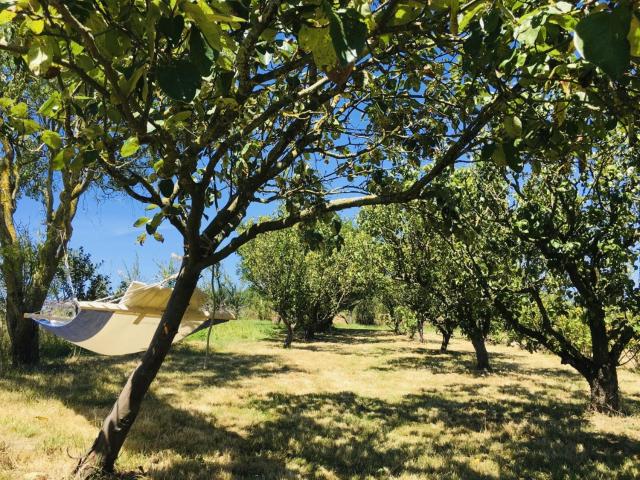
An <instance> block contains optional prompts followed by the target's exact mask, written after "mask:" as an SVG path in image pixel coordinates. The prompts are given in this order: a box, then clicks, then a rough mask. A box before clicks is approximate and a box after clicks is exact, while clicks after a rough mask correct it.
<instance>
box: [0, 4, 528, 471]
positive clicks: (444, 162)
mask: <svg viewBox="0 0 640 480" xmlns="http://www.w3.org/2000/svg"><path fill="white" fill-rule="evenodd" d="M484 8H488V5H484ZM519 8H521V9H525V8H530V7H529V6H521V7H519ZM6 12H8V13H4V11H3V21H7V19H8V20H10V21H12V24H14V25H16V26H17V27H18V29H17V30H16V31H18V32H19V34H17V35H15V36H14V37H12V38H9V39H8V40H7V41H0V49H3V50H6V51H9V52H11V53H13V54H15V55H19V56H21V57H24V58H25V59H26V60H28V63H29V66H30V68H31V70H32V71H33V73H34V74H36V75H43V76H48V75H51V74H54V73H57V72H60V73H61V80H62V85H61V87H60V88H61V90H62V91H63V92H64V93H65V95H64V96H63V100H64V102H65V108H66V107H68V108H69V109H72V110H73V111H75V112H76V114H77V115H78V116H79V117H80V120H79V121H78V124H77V129H78V130H79V131H82V132H83V135H82V136H78V137H76V138H74V146H73V147H68V148H74V149H75V151H79V152H97V154H96V155H93V154H90V155H84V158H85V159H87V162H89V163H92V164H95V165H98V166H99V167H100V168H101V169H102V170H103V171H104V172H106V173H108V174H109V176H110V177H111V178H112V179H114V180H115V181H116V182H118V183H119V184H120V185H121V187H122V188H123V189H124V190H125V191H126V192H127V193H128V194H129V195H131V196H132V197H133V198H135V199H137V200H139V201H141V202H143V203H145V204H148V205H149V206H150V207H152V208H155V209H156V211H157V213H156V214H155V215H154V216H153V217H143V218H141V219H140V220H139V221H138V222H136V223H137V225H139V226H140V227H144V228H145V229H146V233H147V234H149V235H153V236H155V237H156V238H159V235H158V232H157V228H158V226H159V225H160V223H162V222H163V221H168V222H170V223H171V224H172V225H173V226H174V227H175V228H176V229H177V230H178V231H179V232H180V233H181V235H182V236H183V238H184V250H185V252H184V253H185V255H184V260H183V262H182V265H181V270H180V275H179V276H178V278H177V279H176V284H175V288H174V291H173V295H172V297H171V299H170V301H169V303H168V305H167V308H166V310H165V314H164V315H163V319H162V321H161V322H160V325H159V327H158V330H157V333H156V335H155V336H154V338H153V340H152V343H151V345H150V348H149V350H148V351H147V352H146V353H145V355H144V356H143V357H142V359H141V362H140V364H139V365H138V367H136V369H135V371H134V372H133V373H132V375H131V377H129V380H128V381H127V383H126V385H125V387H124V389H123V391H122V393H121V395H120V396H119V398H118V400H117V401H116V404H115V405H114V408H113V409H112V411H111V413H110V414H109V416H108V417H107V418H106V419H105V422H104V425H103V428H102V429H101V431H100V433H99V434H98V437H97V438H96V440H95V442H94V444H93V446H92V448H91V450H90V451H89V452H88V454H87V455H86V456H85V458H83V460H82V461H81V462H80V466H79V469H84V468H85V467H86V466H89V467H91V468H93V467H97V468H98V469H101V470H107V471H110V470H112V469H113V465H114V462H115V460H116V458H117V456H118V453H119V451H120V448H121V447H122V444H123V442H124V440H125V438H126V436H127V434H128V432H129V429H130V428H131V426H132V425H133V423H134V421H135V418H136V416H137V413H138V411H139V408H140V404H141V401H142V399H143V397H144V395H145V393H146V392H147V390H148V388H149V386H150V384H151V382H152V381H153V379H154V378H155V376H156V374H157V372H158V369H159V368H160V366H161V364H162V362H163V360H164V358H165V356H166V354H167V352H168V350H169V348H170V345H171V342H172V339H173V336H174V335H175V332H176V331H177V327H178V326H179V324H180V321H181V318H182V315H183V314H184V311H185V309H186V308H187V306H188V303H189V298H190V296H191V294H192V293H193V290H194V288H195V286H196V284H197V282H198V277H199V275H200V273H201V272H202V271H203V269H205V268H207V267H209V266H211V265H214V264H217V263H219V262H220V261H221V260H223V259H224V258H226V257H227V256H228V255H230V254H232V253H233V252H235V251H236V250H237V249H238V248H239V247H240V246H242V245H243V244H245V243H247V242H248V241H249V240H251V239H253V238H255V237H256V236H257V235H259V234H263V233H266V232H268V231H273V230H279V229H283V228H288V227H290V226H292V225H294V224H295V223H298V222H301V221H305V220H309V219H313V218H315V217H318V216H319V215H321V214H324V213H327V212H334V211H338V210H342V209H346V208H350V207H359V206H363V205H371V204H380V203H392V202H403V201H407V200H410V199H412V198H417V197H420V196H421V195H422V194H423V192H424V190H425V188H426V187H427V186H428V185H429V184H430V182H431V181H432V180H433V179H434V178H436V177H437V176H438V175H440V174H441V173H442V172H443V171H444V170H445V169H446V168H447V167H449V166H452V165H453V164H454V163H455V162H456V160H458V159H459V158H460V156H461V155H463V154H466V153H467V151H468V149H469V148H470V147H471V146H473V145H475V144H476V143H477V142H478V141H479V139H480V138H481V137H482V135H481V133H482V132H483V130H484V128H485V126H486V125H487V123H488V122H489V121H490V120H491V119H492V118H493V117H494V116H495V115H496V114H497V111H498V110H499V109H500V108H502V106H503V104H504V102H505V100H506V99H507V98H510V97H512V96H513V95H514V94H515V93H516V92H517V89H509V88H505V85H507V86H508V85H509V82H511V74H509V77H510V78H505V77H500V78H497V77H496V75H495V73H494V72H495V69H496V67H498V66H499V65H500V64H501V63H503V62H504V61H505V60H506V59H508V58H509V57H510V55H511V52H510V48H511V47H512V46H513V39H512V38H511V37H509V38H503V37H502V36H496V38H497V40H496V38H493V37H492V38H491V42H493V43H495V42H496V41H499V42H501V43H500V45H499V47H500V48H496V46H495V45H493V44H490V43H489V42H487V43H486V46H485V44H483V42H482V39H480V42H477V41H475V40H476V39H477V37H478V36H477V35H476V36H475V37H474V41H473V42H470V43H467V42H466V40H463V39H462V38H459V37H458V34H459V33H460V32H461V31H462V32H464V31H465V28H464V27H466V26H468V24H469V22H470V21H471V20H473V19H474V17H475V16H476V15H479V12H480V10H479V9H477V8H472V6H471V5H467V6H465V7H464V8H462V9H460V8H459V5H458V2H454V1H446V2H440V3H436V4H434V5H432V6H430V7H429V6H427V4H426V3H423V2H418V3H416V2H404V1H399V0H388V1H384V2H377V1H376V2H369V1H362V0H350V1H348V2H337V1H333V0H322V1H320V2H298V1H295V2H288V1H287V2H284V1H279V0H270V1H265V2H250V3H246V2H216V3H211V2H207V1H205V0H198V1H196V2H191V1H180V0H178V1H176V2H169V3H167V2H163V1H160V0H151V1H148V2H144V3H143V2H129V1H114V2H104V3H103V2H92V1H88V0H81V1H77V2H73V3H72V4H67V3H65V2H62V1H60V0H49V1H46V2H38V3H36V2H19V3H17V4H16V5H14V6H12V7H11V8H10V9H9V10H6ZM517 13H518V14H520V13H521V12H520V11H518V12H517ZM458 14H461V15H462V16H463V20H464V21H463V22H458ZM491 14H492V15H493V16H494V17H496V16H498V17H501V16H502V15H504V17H505V18H506V19H510V18H511V16H510V15H512V13H509V14H507V13H506V12H502V13H501V10H500V9H498V8H496V9H493V10H492V12H491ZM498 20H500V18H498ZM494 23H496V22H494ZM494 23H492V24H491V25H493V24H494ZM498 23H499V22H498ZM461 24H462V25H463V28H460V25H461ZM483 24H486V22H484V23H483ZM474 25H475V24H474ZM487 25H488V24H487ZM464 35H468V33H464ZM471 44H473V45H475V47H474V48H475V49H476V51H473V49H471V48H469V49H467V46H468V45H469V46H471ZM478 45H480V46H479V47H478ZM478 49H480V50H482V53H483V55H478V51H477V50H478ZM491 52H494V53H495V52H498V53H499V54H500V55H495V58H494V59H492V60H491V61H488V62H486V61H485V59H486V58H487V56H488V55H489V54H490V53H491ZM478 59H481V60H482V62H484V63H482V62H479V61H478ZM536 61H538V60H536V59H535V58H532V59H531V63H534V62H536ZM503 82H505V84H503ZM449 87H450V88H449ZM416 92H418V93H419V94H418V95H416ZM420 93H422V94H420ZM390 109H391V110H393V114H389V113H390V112H389V110H390ZM425 131H426V132H429V135H428V138H429V141H423V142H416V141H415V140H413V136H414V135H415V134H416V132H425ZM407 139H409V140H407ZM64 152H65V153H64V154H62V156H61V157H60V158H61V159H62V160H63V161H65V165H66V162H67V161H68V160H69V158H67V157H71V156H73V155H69V152H70V150H67V149H65V150H64ZM383 157H385V158H384V161H382V160H383ZM65 159H66V160H65ZM325 160H326V161H327V162H328V163H326V164H325V163H324V161H325ZM427 166H428V167H429V168H427ZM350 180H351V182H350ZM279 201H283V202H284V203H285V205H286V209H285V213H283V214H282V215H281V216H279V217H277V218H271V219H268V220H265V221H262V222H255V223H254V224H253V225H251V226H250V227H248V228H246V229H244V230H243V231H242V232H238V228H239V226H240V225H241V224H242V222H243V221H244V220H245V217H246V215H247V212H248V211H250V208H249V207H250V206H252V205H254V204H255V203H271V202H279Z"/></svg>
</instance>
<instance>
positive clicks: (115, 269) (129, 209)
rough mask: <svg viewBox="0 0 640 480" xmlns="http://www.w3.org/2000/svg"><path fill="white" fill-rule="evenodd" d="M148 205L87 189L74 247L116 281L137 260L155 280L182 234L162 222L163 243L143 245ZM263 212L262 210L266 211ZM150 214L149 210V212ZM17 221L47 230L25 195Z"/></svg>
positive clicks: (177, 250)
mask: <svg viewBox="0 0 640 480" xmlns="http://www.w3.org/2000/svg"><path fill="white" fill-rule="evenodd" d="M144 207H145V205H143V204H142V203H140V202H137V201H136V200H133V199H131V198H129V197H127V196H126V195H124V194H113V195H111V196H109V197H108V198H97V196H96V194H95V193H93V192H88V193H87V194H85V195H84V197H83V198H81V200H80V206H79V208H78V213H77V215H76V218H75V221H74V222H73V226H74V231H73V236H72V238H71V243H70V246H71V248H78V247H80V246H82V247H84V249H85V251H87V252H89V253H90V254H91V256H92V257H93V258H94V260H100V261H103V262H104V263H103V266H102V269H101V271H102V273H104V274H106V275H108V276H109V277H110V278H111V281H112V284H114V285H117V284H118V283H119V281H120V279H121V278H122V277H121V276H122V274H123V272H124V271H125V269H126V267H127V266H129V267H131V266H132V265H133V264H134V262H136V257H137V261H138V263H139V265H140V269H141V272H142V276H143V278H142V280H145V281H152V280H155V279H156V278H155V276H156V275H157V273H158V266H157V263H158V262H161V263H165V264H166V263H167V262H168V261H169V260H170V259H171V256H172V254H177V255H181V254H182V241H181V237H180V235H179V234H178V233H177V232H176V230H175V229H174V228H173V227H172V226H171V225H170V224H168V223H166V224H163V225H161V226H160V228H159V231H160V233H162V235H163V236H164V238H165V240H164V243H160V242H157V241H156V240H154V239H153V238H149V239H147V241H146V242H145V244H144V245H142V246H140V245H139V244H138V242H136V238H137V237H138V235H139V234H140V233H142V232H143V231H144V228H143V227H142V228H135V227H133V223H134V222H135V221H136V219H138V218H140V217H142V216H144V215H145V210H144ZM266 213H268V212H266V211H265V212H262V213H260V214H266ZM147 214H148V212H147ZM16 220H17V222H18V225H19V226H20V227H21V228H22V229H24V230H26V231H28V232H29V234H30V235H31V236H32V237H33V238H37V237H38V235H39V234H42V232H43V230H44V226H43V223H42V222H43V214H42V208H41V206H40V204H39V203H38V202H35V201H33V200H30V199H22V200H20V202H19V204H18V209H17V211H16ZM237 264H238V257H237V256H235V255H233V256H232V257H229V258H228V259H226V260H225V261H224V262H223V267H224V269H225V271H226V272H227V273H228V274H230V275H231V276H232V277H233V278H237V277H236V269H237Z"/></svg>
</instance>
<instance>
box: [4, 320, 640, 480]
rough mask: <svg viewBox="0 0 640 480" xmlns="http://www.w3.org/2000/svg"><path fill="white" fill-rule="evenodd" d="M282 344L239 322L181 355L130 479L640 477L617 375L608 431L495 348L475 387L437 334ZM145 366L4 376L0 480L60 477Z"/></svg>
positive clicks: (558, 388) (455, 349)
mask: <svg viewBox="0 0 640 480" xmlns="http://www.w3.org/2000/svg"><path fill="white" fill-rule="evenodd" d="M280 340H281V339H280V332H278V331H276V329H275V327H273V326H272V325H271V324H270V323H268V322H249V321H236V322H230V323H229V324H226V325H222V326H218V327H216V332H215V333H214V338H213V341H212V353H211V354H210V355H209V357H208V359H205V356H204V342H203V341H202V339H201V338H199V339H195V340H191V341H189V342H185V343H182V344H181V345H180V346H179V347H178V348H177V349H175V351H174V353H173V354H172V355H171V357H170V359H168V360H167V362H166V363H165V365H164V366H163V368H162V373H161V374H160V376H159V378H158V379H157V380H156V382H155V384H154V387H153V389H152V393H151V395H150V396H149V398H148V399H147V401H146V403H145V404H144V405H143V409H142V413H141V415H140V417H139V419H138V421H137V422H136V424H135V426H134V428H133V430H132V432H131V435H130V438H129V439H128V441H127V443H126V444H125V449H124V451H123V453H122V456H121V458H120V460H119V463H118V467H119V469H120V470H121V471H127V472H129V474H128V475H127V476H126V477H125V478H144V479H147V478H148V479H157V480H160V479H167V480H168V479H194V480H196V479H202V480H204V479H217V478H221V479H230V478H234V479H236V478H237V479H260V478H273V479H279V478H305V479H306V478H321V479H338V478H339V479H343V478H354V479H355V478H358V479H360V478H380V479H387V478H398V479H428V478H438V479H441V478H464V479H470V478H504V479H516V478H531V479H544V478H553V479H560V478H566V479H570V478H571V479H573V478H580V479H609V478H629V479H631V478H640V375H638V374H637V373H633V372H631V371H629V370H622V371H621V373H620V381H621V385H622V391H623V395H624V398H625V406H626V409H627V411H628V412H629V414H628V415H627V416H623V417H616V418H610V417H605V416H602V415H597V414H590V413H588V412H586V411H585V405H586V403H587V394H588V390H587V386H586V383H585V382H584V381H583V380H581V378H580V377H579V376H578V375H576V374H575V373H574V372H573V371H572V370H571V369H570V368H569V367H566V366H561V365H560V364H559V361H558V359H557V358H555V357H553V356H550V355H545V354H541V353H537V354H529V353H528V352H525V351H522V350H520V349H518V348H516V347H507V346H502V345H490V347H489V350H490V353H491V354H492V360H493V364H494V373H493V374H491V375H480V374H477V373H476V372H475V371H474V369H473V355H472V350H471V348H470V345H469V343H468V342H467V341H465V340H463V339H460V338H458V339H454V340H453V341H452V343H451V346H450V350H451V351H450V352H449V353H447V354H444V355H441V354H438V353H437V349H438V347H439V339H438V337H437V336H436V335H434V334H429V335H427V338H426V340H427V341H426V343H424V344H419V343H418V342H417V341H415V340H409V339H407V338H405V337H402V336H395V335H393V334H392V333H390V332H388V331H381V330H374V329H354V328H353V327H349V326H340V328H339V329H338V330H336V331H335V332H334V333H332V334H328V335H325V336H323V337H321V338H320V339H319V340H318V341H316V342H312V343H301V342H297V343H295V344H294V347H293V348H292V349H290V350H284V349H282V348H281V347H280ZM76 353H77V352H76ZM205 360H206V363H207V365H206V367H205V366H204V362H205ZM134 362H135V357H126V358H125V359H122V358H108V357H99V356H93V355H87V354H84V353H83V354H80V355H77V354H76V355H68V354H67V355H62V356H60V357H59V358H58V359H54V360H47V361H45V363H44V364H43V366H42V367H40V368H39V369H38V370H36V371H33V372H27V373H20V374H17V373H11V372H4V373H3V376H2V377H0V403H1V405H2V408H0V479H1V480H9V479H11V480H15V479H18V480H20V479H24V478H42V479H45V478H46V479H59V478H63V476H64V475H65V474H66V473H68V472H69V471H70V469H71V468H72V467H73V465H74V462H75V461H74V457H77V456H79V455H80V454H81V453H82V452H83V450H84V449H85V448H86V447H87V446H88V445H89V444H90V442H91V440H92V438H93V435H94V434H95V433H96V428H97V426H98V425H99V423H100V421H101V419H102V418H103V416H104V415H105V413H106V412H107V410H108V408H109V407H110V405H111V403H112V401H113V400H114V397H115V395H116V394H117V392H118V391H119V389H120V387H121V386H122V384H123V382H124V381H125V377H126V375H127V373H128V372H129V371H130V370H131V368H132V367H133V365H134ZM134 472H135V473H134ZM38 474H40V476H38Z"/></svg>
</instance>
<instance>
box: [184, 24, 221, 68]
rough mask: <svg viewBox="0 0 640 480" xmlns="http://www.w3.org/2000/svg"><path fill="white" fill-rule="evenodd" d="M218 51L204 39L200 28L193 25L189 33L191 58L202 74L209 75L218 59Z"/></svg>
mask: <svg viewBox="0 0 640 480" xmlns="http://www.w3.org/2000/svg"><path fill="white" fill-rule="evenodd" d="M216 57H217V52H216V51H215V50H214V49H212V48H211V47H210V46H209V45H207V43H206V42H205V41H204V40H203V39H202V34H201V33H200V30H199V29H198V28H197V27H195V26H193V27H191V33H190V34H189V60H191V62H192V63H193V64H194V65H195V66H196V67H197V68H198V71H199V72H200V76H202V77H207V76H209V74H211V69H212V67H213V64H214V62H215V61H216Z"/></svg>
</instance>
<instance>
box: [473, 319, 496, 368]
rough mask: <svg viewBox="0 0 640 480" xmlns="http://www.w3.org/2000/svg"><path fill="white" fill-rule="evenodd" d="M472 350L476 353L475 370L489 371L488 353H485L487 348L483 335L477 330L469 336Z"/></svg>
mask: <svg viewBox="0 0 640 480" xmlns="http://www.w3.org/2000/svg"><path fill="white" fill-rule="evenodd" d="M469 337H470V339H471V344H472V345H473V349H474V350H475V351H476V368H477V369H478V370H481V371H488V370H491V365H490V364H489V352H487V346H486V344H485V339H484V335H482V332H481V331H480V330H479V329H478V330H476V329H474V330H473V331H472V332H471V334H470V335H469Z"/></svg>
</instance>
